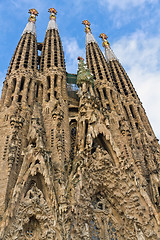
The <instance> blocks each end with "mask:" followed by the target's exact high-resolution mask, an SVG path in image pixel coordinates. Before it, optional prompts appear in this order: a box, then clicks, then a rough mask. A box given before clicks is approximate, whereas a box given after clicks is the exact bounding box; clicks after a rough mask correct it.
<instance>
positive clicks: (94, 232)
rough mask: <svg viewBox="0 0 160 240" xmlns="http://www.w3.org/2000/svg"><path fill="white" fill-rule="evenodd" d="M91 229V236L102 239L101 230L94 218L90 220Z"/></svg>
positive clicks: (97, 239) (93, 238) (98, 239)
mask: <svg viewBox="0 0 160 240" xmlns="http://www.w3.org/2000/svg"><path fill="white" fill-rule="evenodd" d="M89 228H90V229H89V230H90V237H91V239H92V240H100V238H99V232H98V228H97V226H96V224H95V222H94V220H91V221H90V226H89Z"/></svg>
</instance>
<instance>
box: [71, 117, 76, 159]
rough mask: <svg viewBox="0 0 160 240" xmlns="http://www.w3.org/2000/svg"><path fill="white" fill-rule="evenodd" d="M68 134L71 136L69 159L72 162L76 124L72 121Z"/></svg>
mask: <svg viewBox="0 0 160 240" xmlns="http://www.w3.org/2000/svg"><path fill="white" fill-rule="evenodd" d="M70 134H71V152H70V159H71V161H73V159H74V148H75V145H76V134H77V122H76V121H74V122H72V123H71V124H70Z"/></svg>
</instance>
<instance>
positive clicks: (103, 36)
mask: <svg viewBox="0 0 160 240" xmlns="http://www.w3.org/2000/svg"><path fill="white" fill-rule="evenodd" d="M99 37H100V38H102V40H103V43H102V45H103V47H104V48H110V44H109V42H108V40H107V38H108V37H107V35H106V34H105V33H101V34H100V35H99Z"/></svg>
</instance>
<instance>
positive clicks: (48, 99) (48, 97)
mask: <svg viewBox="0 0 160 240" xmlns="http://www.w3.org/2000/svg"><path fill="white" fill-rule="evenodd" d="M50 96H51V94H50V93H48V94H47V102H49V101H50Z"/></svg>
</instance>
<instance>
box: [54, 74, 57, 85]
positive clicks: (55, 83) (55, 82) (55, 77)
mask: <svg viewBox="0 0 160 240" xmlns="http://www.w3.org/2000/svg"><path fill="white" fill-rule="evenodd" d="M55 87H57V74H55V76H54V88H55Z"/></svg>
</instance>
